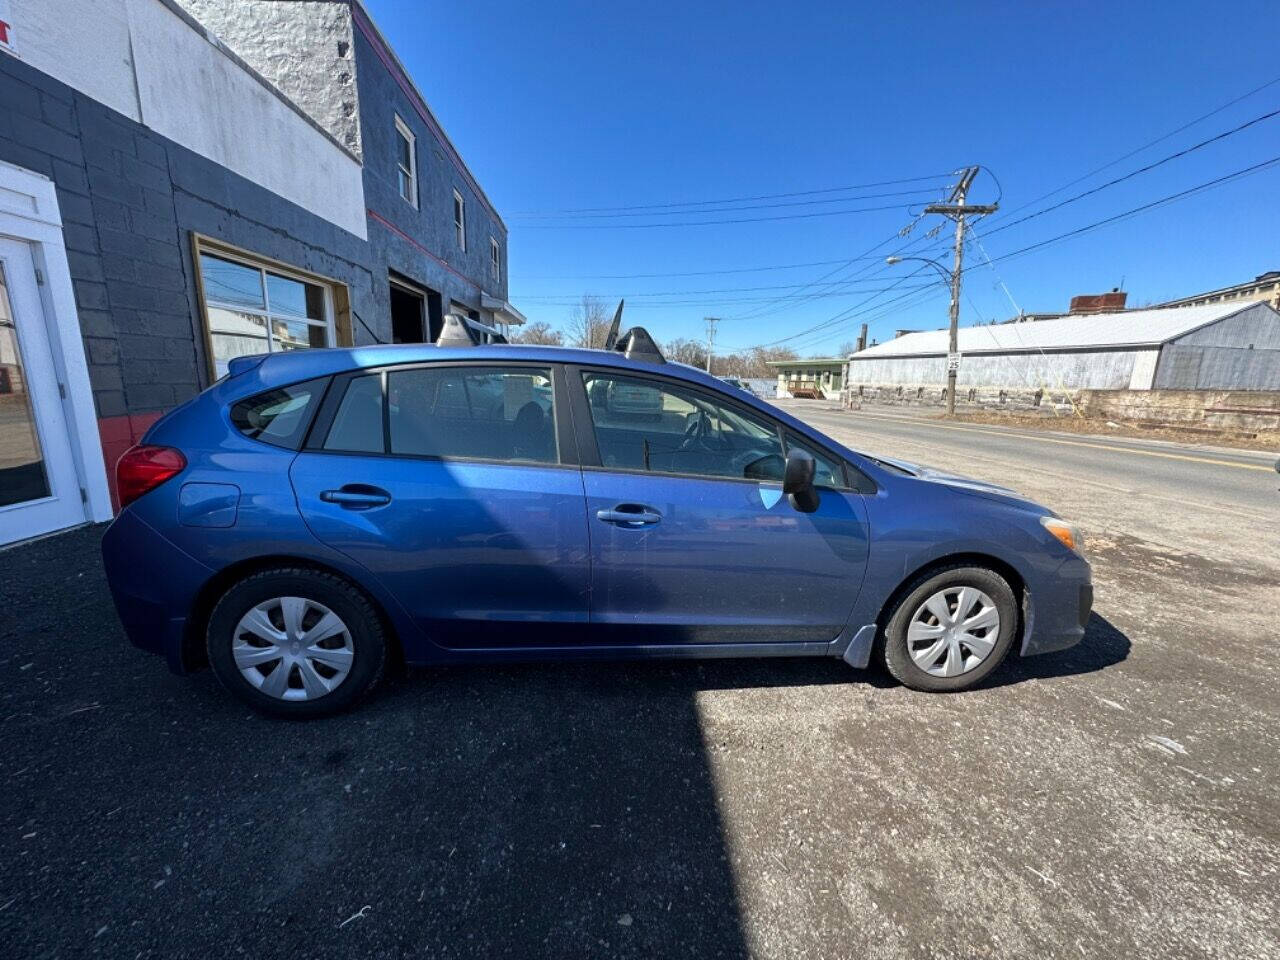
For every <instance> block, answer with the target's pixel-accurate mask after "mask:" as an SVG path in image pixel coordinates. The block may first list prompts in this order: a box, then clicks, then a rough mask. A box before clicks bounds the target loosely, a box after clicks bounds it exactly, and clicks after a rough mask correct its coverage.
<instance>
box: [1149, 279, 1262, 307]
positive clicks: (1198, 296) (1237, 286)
mask: <svg viewBox="0 0 1280 960" xmlns="http://www.w3.org/2000/svg"><path fill="white" fill-rule="evenodd" d="M1273 272H1275V271H1270V270H1269V271H1267V273H1273ZM1263 276H1266V274H1259V275H1258V277H1255V278H1254V279H1252V280H1244V281H1242V282H1240V283H1233V284H1230V285H1229V286H1225V287H1218V288H1217V289H1216V290H1206V291H1205V292H1204V293H1194V294H1192V295H1191V296H1189V297H1179V298H1177V299H1176V300H1165V301H1164V302H1162V303H1156V304H1153V305H1152V306H1151V307H1148V308H1145V309H1155V308H1157V307H1177V306H1181V305H1183V304H1189V303H1191V302H1192V301H1193V300H1203V299H1204V298H1205V297H1214V296H1218V295H1220V294H1224V293H1230V292H1231V291H1233V290H1244V289H1246V288H1247V287H1261V286H1264V285H1267V284H1272V285H1274V284H1280V277H1272V278H1271V279H1269V280H1262V279H1260V277H1263Z"/></svg>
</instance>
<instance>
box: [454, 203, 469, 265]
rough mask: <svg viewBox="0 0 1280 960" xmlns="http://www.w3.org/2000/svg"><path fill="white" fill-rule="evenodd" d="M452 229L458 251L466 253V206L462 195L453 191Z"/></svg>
mask: <svg viewBox="0 0 1280 960" xmlns="http://www.w3.org/2000/svg"><path fill="white" fill-rule="evenodd" d="M453 229H454V231H455V232H456V233H457V237H458V249H459V250H461V251H462V252H463V253H466V251H467V206H466V204H465V203H464V202H463V200H462V194H460V193H459V192H458V191H457V190H455V191H453Z"/></svg>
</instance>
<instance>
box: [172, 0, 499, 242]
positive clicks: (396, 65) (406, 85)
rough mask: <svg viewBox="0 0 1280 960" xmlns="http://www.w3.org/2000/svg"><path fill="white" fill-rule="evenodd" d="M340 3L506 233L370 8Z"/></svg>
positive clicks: (348, 0) (357, 1)
mask: <svg viewBox="0 0 1280 960" xmlns="http://www.w3.org/2000/svg"><path fill="white" fill-rule="evenodd" d="M165 2H169V0H165ZM340 2H345V3H346V4H347V5H348V7H350V9H351V21H352V23H353V24H354V25H355V27H356V29H357V30H359V31H360V33H361V34H362V35H363V36H364V38H365V39H366V40H368V41H369V42H370V43H371V44H372V45H373V48H374V52H375V53H376V54H378V59H380V60H381V61H382V62H383V64H384V65H385V66H386V67H387V68H388V69H389V70H391V71H392V73H393V74H394V75H395V79H396V81H397V82H398V83H399V85H400V88H401V89H402V90H403V91H404V92H405V94H406V95H407V96H408V97H409V100H410V101H411V103H412V104H413V107H414V109H415V110H416V111H417V112H418V115H419V116H420V117H421V118H422V120H423V122H425V123H426V125H427V127H428V128H429V129H430V130H431V133H432V135H433V136H434V137H435V138H436V139H437V140H439V141H440V144H441V145H442V146H443V147H444V148H445V150H446V151H447V152H448V154H449V159H450V161H452V163H453V166H454V168H455V169H456V170H457V171H458V172H459V173H460V174H462V178H463V179H464V180H466V182H467V186H468V187H470V188H471V190H472V191H473V192H474V193H475V195H476V196H477V197H478V198H479V200H480V202H481V203H482V204H484V207H485V209H486V210H488V212H489V215H490V216H491V217H493V219H494V220H496V221H497V223H498V226H500V227H501V228H502V231H503V233H504V234H505V233H507V232H508V231H507V224H506V222H505V221H504V220H503V219H502V217H501V216H500V215H499V214H498V211H497V209H496V208H495V207H494V205H493V201H491V200H490V199H489V197H488V195H487V194H485V192H484V190H482V189H481V187H480V183H479V181H477V180H476V178H475V175H474V174H472V172H471V170H470V169H469V168H468V167H467V164H466V162H465V161H464V160H463V159H462V154H460V153H459V152H458V148H457V147H455V146H454V145H453V141H452V140H450V139H449V135H448V134H447V133H445V132H444V127H443V126H442V125H441V124H440V121H439V120H437V119H436V115H435V114H434V113H433V112H432V110H431V108H430V107H429V106H428V105H427V100H426V97H424V96H423V95H422V91H421V90H419V89H418V85H417V84H416V83H414V82H413V77H411V76H410V75H409V71H408V70H406V69H405V66H404V64H403V63H401V62H400V58H399V57H398V56H396V52H395V50H394V49H392V47H391V44H390V43H388V42H387V38H386V37H385V36H383V34H382V31H381V30H379V29H378V25H377V24H376V23H374V22H373V17H372V16H370V14H369V11H368V10H366V9H365V8H364V4H362V3H361V2H360V0H340ZM357 82H358V81H357Z"/></svg>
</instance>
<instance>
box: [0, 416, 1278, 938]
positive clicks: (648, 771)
mask: <svg viewBox="0 0 1280 960" xmlns="http://www.w3.org/2000/svg"><path fill="white" fill-rule="evenodd" d="M793 409H800V410H802V415H803V416H806V417H807V418H809V419H810V420H812V421H813V422H814V423H815V424H818V425H819V426H821V427H823V428H824V429H828V428H829V429H830V430H831V432H832V433H835V434H837V435H838V436H840V437H841V438H842V439H845V440H847V441H848V442H850V443H851V444H852V445H853V446H855V447H859V448H862V449H865V450H867V452H870V453H873V454H880V455H886V456H897V457H901V458H905V459H914V460H921V461H925V462H929V463H932V464H933V465H935V466H939V467H943V468H948V469H952V470H956V471H960V472H964V473H967V474H970V475H975V476H980V477H984V478H988V479H993V480H997V481H999V482H1002V483H1005V484H1007V485H1011V486H1014V487H1016V488H1019V489H1021V490H1023V491H1025V492H1026V493H1028V494H1031V495H1033V496H1035V497H1037V498H1039V499H1041V500H1043V501H1044V502H1046V503H1048V504H1049V505H1051V506H1053V507H1054V508H1055V509H1057V510H1059V512H1061V513H1063V514H1064V515H1066V516H1069V517H1072V518H1073V519H1076V520H1077V521H1079V522H1080V523H1081V525H1082V526H1083V527H1084V529H1085V532H1086V534H1087V536H1088V537H1089V540H1090V546H1089V551H1090V553H1091V557H1092V559H1093V562H1094V565H1095V576H1096V581H1097V592H1098V599H1097V615H1096V616H1095V618H1094V621H1093V623H1092V625H1091V628H1090V631H1089V634H1088V636H1087V637H1086V639H1085V641H1084V643H1083V644H1081V645H1080V646H1079V647H1077V648H1076V649H1074V650H1071V651H1067V652H1065V653H1062V654H1055V655H1050V656H1045V657H1040V658H1033V659H1029V660H1026V661H1013V662H1010V663H1008V664H1006V665H1005V666H1004V667H1002V668H1001V670H1000V671H998V672H997V674H996V675H994V677H993V678H992V679H991V681H990V682H988V683H987V684H986V685H985V686H984V687H983V688H981V689H979V690H976V691H973V692H970V693H965V694H960V695H954V696H930V695H927V694H918V693H913V692H911V691H908V690H905V689H903V688H901V687H897V686H893V685H891V684H890V683H888V682H887V681H886V680H885V679H884V678H883V677H881V676H880V675H879V674H877V673H874V672H869V673H859V672H856V671H852V670H850V669H848V668H847V667H845V666H844V665H843V664H841V663H838V662H834V661H833V662H827V661H811V660H810V661H747V662H736V663H735V662H719V663H702V664H697V663H676V664H664V663H647V664H590V665H581V666H573V665H570V666H566V665H532V666H523V667H502V668H493V667H484V668H481V667H476V668H466V669H460V668H454V669H448V670H433V671H422V672H415V673H414V674H413V675H411V676H410V677H408V678H402V679H396V680H393V681H392V682H390V683H388V684H387V685H386V686H385V687H384V688H382V689H380V691H379V692H378V693H376V694H375V695H374V696H373V697H372V698H371V699H370V700H369V701H367V702H366V703H365V704H364V705H363V706H362V707H361V708H360V709H358V710H357V711H355V712H353V713H350V714H348V715H345V716H342V717H339V718H336V719H333V720H329V721H324V722H319V723H311V724H296V723H283V722H276V721H270V720H266V719H263V718H260V717H258V716H256V715H253V714H251V713H249V712H248V711H246V710H244V709H242V708H240V707H239V706H237V705H236V704H235V703H234V702H233V701H231V700H230V699H229V698H228V697H227V696H226V695H224V694H223V693H222V691H221V690H220V689H219V688H218V686H217V683H216V681H215V680H214V679H213V678H212V677H211V676H210V675H208V674H207V673H206V674H201V675H197V676H195V677H192V678H185V679H184V678H177V677H172V676H170V675H169V674H168V673H167V672H166V671H165V668H164V666H163V664H161V663H160V662H159V661H158V660H157V659H155V658H152V657H149V656H146V655H144V654H142V653H140V652H137V651H135V650H133V649H132V648H130V647H128V646H127V645H126V643H125V642H124V640H123V637H122V636H121V634H120V631H119V628H118V627H117V625H116V623H115V621H114V617H113V614H112V612H111V610H110V607H109V603H108V600H107V596H106V591H105V585H104V584H103V581H102V576H101V569H100V564H99V561H98V557H97V553H96V544H97V539H98V537H99V536H100V531H99V530H94V529H89V530H82V531H77V532H74V533H71V534H67V535H64V536H60V537H56V538H51V539H48V540H45V541H41V542H38V543H35V544H32V545H29V546H26V547H23V548H20V549H16V550H11V551H7V552H3V553H0V569H2V570H3V574H4V575H3V577H0V611H3V613H2V614H0V616H2V619H0V778H2V780H0V782H3V784H4V791H3V795H4V797H5V802H4V803H3V804H0V828H2V832H0V864H3V870H0V955H3V956H5V957H8V956H14V957H73V956H104V957H125V958H134V957H192V958H195V957H200V958H204V957H210V956H245V957H352V958H355V957H379V958H383V957H400V956H404V957H503V956H511V957H614V956H618V957H667V956H689V957H746V956H752V957H788V958H790V957H795V958H801V957H806V958H823V960H827V958H843V957H849V958H854V957H857V958H864V957H866V958H917V957H948V958H951V957H991V956H998V957H1018V958H1025V957H1038V956H1045V957H1048V956H1053V957H1074V956H1081V957H1087V958H1091V957H1126V958H1127V957H1169V958H1183V957H1221V958H1232V960H1235V958H1241V957H1250V958H1275V957H1280V933H1278V931H1280V897H1278V896H1277V890H1280V772H1278V771H1280V764H1278V763H1277V759H1278V753H1280V751H1278V749H1277V748H1278V747H1280V696H1278V695H1277V693H1276V691H1277V686H1278V685H1277V680H1278V679H1280V677H1278V674H1280V658H1278V657H1277V656H1276V653H1275V652H1276V649H1277V647H1276V644H1277V637H1278V636H1280V560H1278V559H1277V557H1276V549H1275V548H1276V546H1277V542H1278V540H1277V534H1276V529H1277V524H1276V522H1275V521H1276V518H1277V516H1280V511H1278V510H1277V505H1278V504H1280V499H1278V498H1280V492H1277V490H1276V488H1277V486H1280V483H1278V482H1277V481H1280V477H1278V476H1277V475H1276V474H1274V473H1268V472H1266V471H1264V470H1256V469H1252V468H1251V466H1256V465H1257V463H1263V464H1265V463H1266V460H1265V459H1263V458H1251V457H1249V456H1248V455H1246V454H1242V453H1239V452H1233V453H1220V452H1218V451H1209V452H1206V451H1202V450H1198V449H1196V448H1187V447H1179V446H1176V445H1148V444H1143V443H1133V442H1129V441H1124V442H1120V441H1110V440H1100V441H1096V443H1095V441H1092V440H1090V439H1089V438H1082V437H1078V436H1074V435H1073V436H1071V437H1069V438H1066V439H1069V440H1071V441H1072V444H1071V445H1066V444H1055V443H1052V442H1049V441H1048V439H1035V438H1027V437H1015V436H1013V435H1012V434H1011V433H1010V432H1009V431H1007V430H1001V429H1000V428H988V427H983V428H978V431H979V432H968V431H967V430H960V429H956V426H957V425H939V424H931V423H928V422H924V421H903V420H901V419H897V418H885V417H872V416H868V415H866V414H846V413H839V412H834V411H830V410H828V409H826V405H824V404H810V405H797V406H795V407H793ZM1076 444H1080V445H1078V446H1077V445H1076ZM1117 447H1118V448H1120V449H1114V448H1117ZM1130 447H1133V448H1134V449H1129V448H1130ZM1156 452H1160V453H1164V454H1170V456H1154V455H1152V454H1153V453H1156ZM1215 461H1216V462H1215ZM761 575H762V576H767V569H762V574H761Z"/></svg>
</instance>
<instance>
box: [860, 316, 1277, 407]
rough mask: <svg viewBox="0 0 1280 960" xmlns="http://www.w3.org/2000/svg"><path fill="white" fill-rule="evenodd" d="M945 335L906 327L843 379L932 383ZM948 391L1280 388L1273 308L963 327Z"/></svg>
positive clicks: (941, 375) (939, 369) (942, 365)
mask: <svg viewBox="0 0 1280 960" xmlns="http://www.w3.org/2000/svg"><path fill="white" fill-rule="evenodd" d="M947 339H948V337H947V331H946V330H930V331H926V332H922V333H910V334H905V335H904V336H901V337H898V338H897V339H895V340H890V341H889V342H887V343H882V344H878V345H877V346H873V347H869V348H868V349H866V350H862V351H860V352H858V353H855V354H853V355H852V356H850V357H849V361H848V365H847V372H846V376H845V384H846V386H847V388H848V389H849V390H850V391H852V392H854V393H858V392H859V390H860V388H861V389H863V390H865V389H866V388H869V387H877V388H878V387H882V386H893V387H895V388H897V387H901V388H904V389H905V388H913V389H915V390H917V391H920V390H924V389H935V388H938V387H939V385H941V384H943V383H945V381H946V376H947ZM959 351H960V354H961V358H962V359H961V362H960V368H959V373H958V377H957V394H960V393H961V391H966V392H972V391H975V390H984V391H990V390H995V389H998V390H1044V391H1054V392H1056V391H1075V390H1152V389H1164V390H1280V313H1277V312H1276V311H1275V310H1273V309H1272V308H1271V307H1270V306H1268V305H1267V304H1266V303H1240V302H1235V303H1214V304H1206V305H1203V306H1194V307H1172V308H1165V309H1158V310H1129V311H1122V312H1117V313H1102V314H1091V315H1086V316H1066V317H1059V318H1055V319H1051V320H1034V321H1024V322H1014V323H1002V324H991V325H987V326H978V327H965V328H963V329H961V330H960V331H959Z"/></svg>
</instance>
